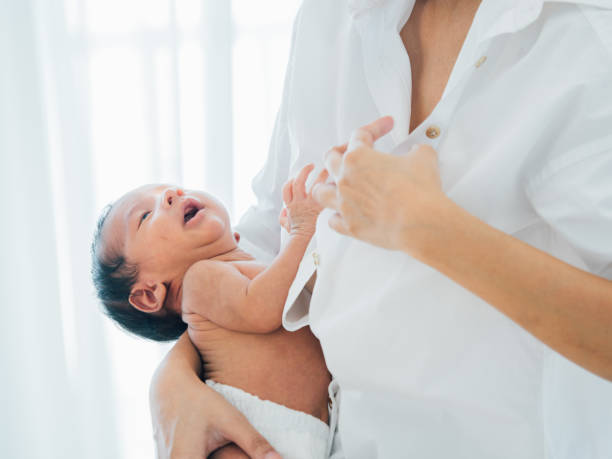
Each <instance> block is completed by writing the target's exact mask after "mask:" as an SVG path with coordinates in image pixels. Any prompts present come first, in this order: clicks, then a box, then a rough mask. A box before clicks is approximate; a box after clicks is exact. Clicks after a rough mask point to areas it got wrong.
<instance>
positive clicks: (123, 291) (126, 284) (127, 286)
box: [91, 204, 187, 341]
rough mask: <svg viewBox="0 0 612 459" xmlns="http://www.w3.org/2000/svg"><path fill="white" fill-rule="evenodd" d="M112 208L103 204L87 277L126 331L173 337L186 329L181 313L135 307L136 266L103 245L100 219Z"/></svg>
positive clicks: (107, 311)
mask: <svg viewBox="0 0 612 459" xmlns="http://www.w3.org/2000/svg"><path fill="white" fill-rule="evenodd" d="M112 208H113V205H112V204H109V205H108V206H106V207H105V208H104V210H103V211H102V214H101V215H100V218H99V220H98V224H97V226H96V231H95V233H94V238H93V242H92V244H91V260H92V261H91V277H92V280H93V284H94V286H95V288H96V293H97V295H98V298H99V299H100V301H101V302H102V305H103V306H104V313H105V314H106V315H107V316H108V317H110V318H111V319H112V320H114V321H115V322H116V323H117V324H119V326H120V327H121V328H123V329H124V330H126V331H127V332H129V333H132V334H135V335H138V336H140V337H143V338H147V339H151V340H154V341H171V340H175V339H177V338H178V337H179V336H181V334H182V333H183V332H184V331H185V330H186V329H187V324H186V323H185V322H183V321H182V319H181V316H180V315H179V314H176V313H174V312H171V311H168V310H166V311H165V312H166V314H165V315H164V316H158V315H154V314H149V313H146V312H142V311H139V310H138V309H136V308H134V307H133V306H132V305H131V304H130V302H129V296H130V292H131V290H132V287H133V286H134V284H135V283H136V281H137V280H138V266H136V265H134V264H130V263H128V261H127V260H126V259H125V257H124V256H123V255H122V254H121V253H119V251H118V250H116V249H112V248H109V247H103V246H104V245H105V244H104V243H103V240H102V231H103V229H104V223H105V222H106V219H107V217H108V214H109V213H110V211H111V209H112Z"/></svg>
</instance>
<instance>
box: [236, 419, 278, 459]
mask: <svg viewBox="0 0 612 459" xmlns="http://www.w3.org/2000/svg"><path fill="white" fill-rule="evenodd" d="M232 424H233V425H232V426H231V433H230V434H229V435H227V439H228V440H231V441H233V442H234V443H236V444H237V445H238V446H240V448H241V449H242V450H243V451H244V452H245V453H247V454H248V455H249V457H251V458H252V459H282V458H281V456H280V454H278V453H277V452H276V451H274V448H272V446H271V445H270V443H268V441H267V440H266V439H265V438H264V437H263V436H262V435H261V434H260V433H259V432H257V431H256V430H255V429H254V428H253V426H251V424H249V422H248V421H247V420H246V418H244V417H241V419H240V421H239V422H236V423H232Z"/></svg>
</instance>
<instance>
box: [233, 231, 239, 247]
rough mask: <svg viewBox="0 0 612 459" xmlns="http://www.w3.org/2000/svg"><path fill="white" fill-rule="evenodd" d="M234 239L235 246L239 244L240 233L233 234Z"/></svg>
mask: <svg viewBox="0 0 612 459" xmlns="http://www.w3.org/2000/svg"><path fill="white" fill-rule="evenodd" d="M234 239H236V244H238V243H239V242H240V233H238V232H237V231H235V232H234Z"/></svg>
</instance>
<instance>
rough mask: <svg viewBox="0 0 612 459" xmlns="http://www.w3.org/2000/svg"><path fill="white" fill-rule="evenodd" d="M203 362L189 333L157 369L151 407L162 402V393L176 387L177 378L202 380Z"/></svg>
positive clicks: (180, 339) (185, 334) (178, 342)
mask: <svg viewBox="0 0 612 459" xmlns="http://www.w3.org/2000/svg"><path fill="white" fill-rule="evenodd" d="M201 372H202V362H201V360H200V356H199V354H198V352H197V350H196V349H195V347H193V344H191V341H190V340H189V336H188V335H187V332H185V333H183V334H182V335H181V337H180V338H179V339H178V340H177V342H176V343H175V344H174V346H173V347H172V349H170V351H169V352H168V354H166V356H165V357H164V359H163V360H162V362H161V363H160V364H159V366H158V367H157V370H156V371H155V373H154V374H153V379H152V380H151V391H150V395H151V405H152V406H153V405H155V404H156V402H157V403H159V402H161V396H160V392H161V391H164V390H165V389H167V387H168V386H169V385H174V383H175V380H176V379H177V378H188V379H192V378H198V379H199V378H200V375H201Z"/></svg>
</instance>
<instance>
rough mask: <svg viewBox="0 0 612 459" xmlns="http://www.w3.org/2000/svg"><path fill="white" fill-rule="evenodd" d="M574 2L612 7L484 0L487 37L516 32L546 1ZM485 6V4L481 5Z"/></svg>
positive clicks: (364, 1)
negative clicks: (487, 23) (486, 13)
mask: <svg viewBox="0 0 612 459" xmlns="http://www.w3.org/2000/svg"><path fill="white" fill-rule="evenodd" d="M405 1H406V0H348V8H349V11H350V13H351V14H352V15H353V16H357V15H359V14H360V13H363V12H365V11H366V10H369V9H372V8H375V7H380V6H386V5H385V4H390V3H398V2H405ZM547 1H548V2H550V1H556V2H560V3H574V4H577V5H587V6H595V7H598V8H603V9H612V1H610V0H482V3H483V4H485V3H486V4H487V5H486V7H487V9H488V10H489V11H490V15H489V17H490V18H491V19H490V21H489V24H491V27H490V28H488V32H487V37H492V36H495V35H499V34H502V33H507V32H516V31H517V30H520V29H522V28H524V27H525V26H527V25H529V24H531V23H532V22H533V21H535V20H536V19H537V17H538V16H539V15H540V12H541V11H542V6H543V4H544V3H545V2H547ZM482 6H485V5H481V7H482Z"/></svg>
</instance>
